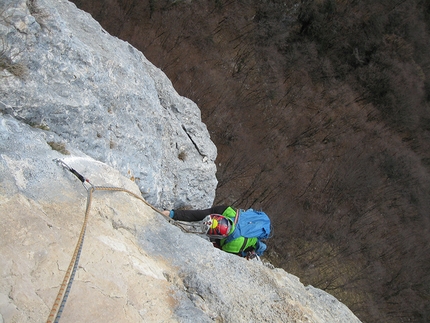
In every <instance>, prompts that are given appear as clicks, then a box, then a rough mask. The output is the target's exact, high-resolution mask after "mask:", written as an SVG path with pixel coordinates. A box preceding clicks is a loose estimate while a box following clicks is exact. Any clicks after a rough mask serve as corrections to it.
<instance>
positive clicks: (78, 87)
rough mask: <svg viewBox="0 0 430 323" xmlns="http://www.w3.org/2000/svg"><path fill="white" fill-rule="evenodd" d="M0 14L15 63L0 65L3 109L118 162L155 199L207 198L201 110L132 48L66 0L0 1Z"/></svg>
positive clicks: (1, 33)
mask: <svg viewBox="0 0 430 323" xmlns="http://www.w3.org/2000/svg"><path fill="white" fill-rule="evenodd" d="M34 7H36V8H34ZM0 14H1V16H0V39H1V43H0V45H2V46H3V49H2V53H3V54H2V58H3V60H6V61H7V62H9V63H10V64H9V65H11V66H14V67H15V70H14V69H12V68H3V69H1V71H0V109H1V111H2V112H3V113H5V114H10V115H12V116H14V117H15V118H17V119H19V120H21V121H24V122H26V123H27V124H30V125H32V126H33V127H38V128H41V129H45V130H46V131H50V132H52V133H55V134H57V135H58V136H59V140H60V141H61V142H62V143H64V144H65V145H66V146H67V147H75V148H77V149H80V150H81V151H83V152H85V153H86V154H88V155H89V156H91V157H93V158H95V159H97V160H100V161H103V162H105V163H107V164H109V165H111V166H112V167H114V168H116V169H118V170H119V171H120V172H121V173H122V174H123V175H125V176H128V177H129V178H132V179H134V180H135V182H136V183H137V184H138V186H139V188H140V190H141V192H142V194H143V196H144V197H145V198H147V199H148V200H149V201H151V202H152V203H154V204H155V205H157V206H159V207H164V208H171V207H178V206H181V205H189V206H191V207H208V206H210V205H211V204H212V202H213V199H214V196H215V188H216V185H217V180H216V177H215V172H216V167H215V164H214V160H215V158H216V147H215V145H214V144H213V143H212V141H211V140H210V136H209V133H208V131H207V129H206V126H205V125H204V124H203V123H202V122H201V118H200V110H199V109H198V107H197V105H196V104H195V103H194V102H192V101H191V100H189V99H187V98H184V97H181V96H180V95H178V93H177V92H176V91H175V90H174V88H173V86H172V84H171V82H170V80H169V79H168V78H167V77H166V76H165V75H164V73H163V72H162V71H161V70H159V69H158V68H156V67H155V66H154V65H152V64H151V63H150V62H149V61H148V60H147V59H146V58H145V57H144V55H143V54H142V53H141V52H139V51H138V50H136V49H135V48H133V47H132V46H131V45H130V44H128V43H126V42H124V41H121V40H119V39H117V38H115V37H112V36H110V35H109V34H108V33H107V32H106V31H104V30H103V29H102V28H101V26H100V25H99V24H98V23H97V22H96V21H95V20H93V19H92V18H91V16H90V15H89V14H87V13H85V12H83V11H81V10H78V9H77V8H76V6H75V5H74V4H72V3H70V2H68V1H63V0H60V1H53V0H39V1H36V0H35V1H25V0H8V1H6V2H3V3H2V4H1V9H0ZM0 49H1V48H0ZM0 65H1V64H0ZM2 66H4V65H2ZM17 67H22V69H21V70H20V69H19V68H17ZM16 71H19V74H18V73H15V74H16V75H14V72H16Z"/></svg>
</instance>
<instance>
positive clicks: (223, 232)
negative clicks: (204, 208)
mask: <svg viewBox="0 0 430 323" xmlns="http://www.w3.org/2000/svg"><path fill="white" fill-rule="evenodd" d="M202 226H203V230H204V232H205V233H206V235H208V236H209V237H211V238H217V239H224V238H227V236H228V234H229V233H230V229H231V222H230V221H229V220H228V219H227V218H226V217H225V216H222V215H219V214H211V215H208V216H207V217H205V218H204V219H203V223H202Z"/></svg>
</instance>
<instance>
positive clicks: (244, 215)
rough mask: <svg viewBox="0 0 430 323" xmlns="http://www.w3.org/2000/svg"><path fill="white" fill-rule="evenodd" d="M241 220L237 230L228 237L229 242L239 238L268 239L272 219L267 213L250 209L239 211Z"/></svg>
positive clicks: (237, 224)
mask: <svg viewBox="0 0 430 323" xmlns="http://www.w3.org/2000/svg"><path fill="white" fill-rule="evenodd" d="M238 216H239V219H238V221H237V223H236V228H235V230H234V231H233V233H231V234H230V235H229V236H228V237H227V241H226V242H229V241H232V240H234V239H236V238H238V237H245V238H258V240H261V239H267V238H268V237H269V235H270V219H269V217H268V216H267V214H266V213H264V212H262V211H255V210H253V209H248V210H246V211H244V210H240V211H239V215H238Z"/></svg>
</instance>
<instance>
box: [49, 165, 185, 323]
mask: <svg viewBox="0 0 430 323" xmlns="http://www.w3.org/2000/svg"><path fill="white" fill-rule="evenodd" d="M54 161H55V162H56V163H57V164H59V165H60V166H62V167H63V168H64V169H66V170H68V171H70V172H71V173H72V174H74V175H75V176H76V177H77V178H78V179H79V180H80V181H81V182H82V185H83V186H84V188H85V189H86V191H87V206H86V210H85V217H84V222H83V224H82V229H81V233H80V235H79V239H78V242H77V243H76V247H75V251H74V253H73V257H72V259H71V261H70V264H69V267H68V269H67V271H66V274H65V276H64V279H63V282H62V284H61V287H60V290H59V291H58V295H57V298H56V299H55V302H54V305H53V306H52V309H51V312H50V314H49V317H48V320H47V323H52V322H55V323H57V322H59V320H60V317H61V314H62V312H63V309H64V306H65V304H66V301H67V297H68V296H69V293H70V289H71V287H72V283H73V279H74V277H75V273H76V270H77V267H78V263H79V258H80V255H81V251H82V246H83V243H84V237H85V231H86V228H87V223H88V217H89V213H90V209H91V203H92V199H93V192H95V191H113V192H125V193H127V194H130V195H131V196H133V197H135V198H137V199H138V200H140V201H142V202H143V203H145V204H146V205H147V206H149V207H150V208H151V209H153V210H154V211H156V212H158V213H160V214H162V212H161V211H160V210H158V209H157V208H155V207H154V206H152V205H151V204H150V203H148V202H147V201H145V200H144V199H143V198H142V197H141V196H139V195H137V194H135V193H133V192H131V191H129V190H127V189H125V188H121V187H110V186H94V185H93V184H91V183H90V181H89V180H88V179H86V178H85V177H83V176H82V175H81V174H79V173H78V172H77V171H76V170H74V169H73V168H71V167H69V166H68V165H67V164H66V163H65V162H64V161H62V160H60V159H54ZM168 220H169V222H171V223H172V224H175V225H177V226H178V227H180V228H181V229H182V230H183V231H185V232H189V233H190V231H188V230H186V229H185V228H183V227H182V225H181V224H180V223H175V221H174V220H171V219H170V218H169V219H168Z"/></svg>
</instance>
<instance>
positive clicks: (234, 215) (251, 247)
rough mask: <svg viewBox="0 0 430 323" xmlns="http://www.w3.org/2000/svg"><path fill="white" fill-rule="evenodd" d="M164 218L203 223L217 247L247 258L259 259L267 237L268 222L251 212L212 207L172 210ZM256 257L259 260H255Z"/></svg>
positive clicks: (261, 214)
mask: <svg viewBox="0 0 430 323" xmlns="http://www.w3.org/2000/svg"><path fill="white" fill-rule="evenodd" d="M162 213H163V215H165V216H167V217H170V218H172V219H173V220H177V221H186V222H195V221H202V225H203V227H204V231H205V232H204V233H206V235H207V236H208V237H209V238H210V240H211V242H212V243H213V244H214V246H215V247H216V248H219V249H221V250H224V251H226V252H229V253H233V254H237V255H239V256H242V257H246V258H247V259H252V258H255V257H257V256H261V255H262V254H263V252H264V251H265V250H266V248H267V247H266V244H265V243H264V242H263V241H261V240H264V239H267V238H268V237H269V234H270V219H269V217H268V216H267V215H266V214H265V213H264V212H260V211H254V210H253V209H248V210H246V211H244V210H235V209H234V208H233V207H231V206H223V205H220V206H214V207H211V208H209V209H205V210H171V211H163V212H162ZM257 258H258V257H257Z"/></svg>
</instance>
